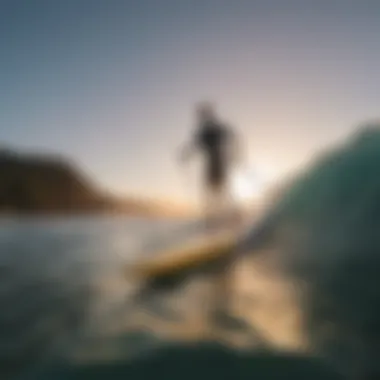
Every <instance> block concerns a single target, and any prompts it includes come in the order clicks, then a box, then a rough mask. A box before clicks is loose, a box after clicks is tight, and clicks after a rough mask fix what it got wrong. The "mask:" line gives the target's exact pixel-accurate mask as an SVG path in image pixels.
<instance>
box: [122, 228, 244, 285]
mask: <svg viewBox="0 0 380 380" xmlns="http://www.w3.org/2000/svg"><path fill="white" fill-rule="evenodd" d="M236 238H237V234H236V232H235V233H228V232H225V231H224V232H222V233H219V234H216V235H211V236H203V237H201V238H198V239H195V240H194V241H192V242H188V243H187V244H183V245H181V246H177V247H172V248H170V249H167V250H163V251H162V252H157V254H155V255H154V257H150V258H145V259H143V260H140V261H138V262H137V263H135V264H133V265H130V266H129V267H128V269H127V272H128V274H130V275H132V276H134V277H139V278H154V277H159V276H165V275H170V274H174V273H176V272H180V271H182V270H186V269H187V268H190V267H192V266H197V265H202V264H204V263H206V262H208V261H211V260H215V259H218V258H220V257H222V256H224V255H226V254H228V252H230V251H231V249H232V248H233V246H234V244H235V242H236Z"/></svg>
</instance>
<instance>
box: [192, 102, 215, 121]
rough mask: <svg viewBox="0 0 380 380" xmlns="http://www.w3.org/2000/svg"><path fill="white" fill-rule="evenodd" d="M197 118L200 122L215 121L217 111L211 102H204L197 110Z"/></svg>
mask: <svg viewBox="0 0 380 380" xmlns="http://www.w3.org/2000/svg"><path fill="white" fill-rule="evenodd" d="M196 113H197V117H198V119H199V120H200V121H207V120H213V119H215V109H214V106H213V105H212V104H211V103H210V102H202V103H200V104H198V105H197V108H196Z"/></svg>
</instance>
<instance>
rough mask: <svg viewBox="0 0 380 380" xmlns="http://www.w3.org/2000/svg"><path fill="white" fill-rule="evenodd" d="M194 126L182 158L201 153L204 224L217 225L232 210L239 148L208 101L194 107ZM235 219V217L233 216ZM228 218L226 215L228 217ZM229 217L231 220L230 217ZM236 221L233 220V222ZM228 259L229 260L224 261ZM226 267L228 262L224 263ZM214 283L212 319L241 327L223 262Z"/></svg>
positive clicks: (227, 273) (234, 213)
mask: <svg viewBox="0 0 380 380" xmlns="http://www.w3.org/2000/svg"><path fill="white" fill-rule="evenodd" d="M196 116H197V124H198V126H197V129H196V131H195V133H194V136H193V138H192V140H191V142H190V143H189V144H188V145H187V146H185V148H184V149H183V151H182V152H181V153H182V156H181V158H182V161H184V162H186V161H188V159H189V158H190V157H192V155H193V154H194V153H195V152H199V153H201V154H202V156H203V162H204V172H203V191H204V211H205V216H206V225H207V226H210V227H214V226H215V227H217V225H215V222H218V221H222V220H223V219H224V218H220V216H221V212H223V211H227V210H228V211H231V209H230V207H231V206H233V202H232V197H231V192H230V184H231V174H232V171H233V169H234V168H235V165H237V164H238V163H241V149H239V148H240V146H239V145H240V144H238V139H237V135H236V133H235V132H234V131H233V130H232V129H231V128H230V127H229V126H227V125H226V124H225V123H223V122H221V121H220V120H219V119H218V117H217V116H216V113H215V110H214V108H213V106H212V105H211V104H210V103H202V104H200V105H199V106H198V107H197V109H196ZM232 211H233V212H232V214H228V216H232V218H233V219H232V221H233V226H234V228H235V227H237V226H239V225H240V224H239V222H240V221H241V219H240V215H239V212H235V211H236V210H232ZM236 217H237V218H238V220H236V219H235V218H236ZM228 219H229V218H228ZM229 220H230V219H229ZM236 221H237V222H238V223H235V222H236ZM227 261H231V260H227ZM227 266H229V265H227ZM217 267H218V269H216V274H217V284H216V293H215V294H214V296H215V305H214V306H215V308H214V310H213V313H212V318H213V322H216V323H218V324H219V323H222V324H223V325H224V326H225V327H226V325H229V326H237V325H238V326H241V321H240V320H238V319H236V318H234V317H233V316H232V315H230V314H229V311H228V305H227V304H229V302H228V301H229V299H230V298H231V292H230V291H231V276H230V274H229V272H230V271H229V269H228V268H226V266H225V265H224V264H222V265H221V266H219V265H217Z"/></svg>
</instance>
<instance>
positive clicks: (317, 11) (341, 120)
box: [0, 0, 380, 199]
mask: <svg viewBox="0 0 380 380" xmlns="http://www.w3.org/2000/svg"><path fill="white" fill-rule="evenodd" d="M379 36H380V2H379V1H377V0H372V1H370V0H361V1H356V0H319V1H314V0H277V1H274V0H262V1H255V0H228V1H226V0H149V1H148V0H135V1H129V0H123V1H122V0H65V1H59V0H24V1H21V0H1V1H0V145H3V146H9V147H13V148H16V149H20V150H28V151H29V150H41V151H44V152H47V153H49V152H52V153H59V154H61V155H64V156H67V157H69V158H70V159H72V160H75V162H76V163H77V164H78V165H79V166H80V167H81V168H82V170H83V171H84V172H86V173H88V175H89V176H91V178H93V179H94V180H95V181H96V182H97V183H99V184H100V185H101V186H103V187H105V188H106V189H109V190H112V191H114V192H116V193H118V194H126V195H127V194H131V193H133V194H140V195H147V196H153V197H166V198H173V199H185V198H186V197H189V196H191V195H192V194H194V191H195V190H194V189H195V187H196V184H195V180H194V178H193V175H192V174H191V175H189V173H187V172H186V171H184V170H183V169H182V168H181V167H180V166H179V165H178V162H177V156H178V149H179V147H180V146H181V144H183V143H184V142H186V140H187V139H188V138H189V136H190V133H191V131H192V129H193V128H194V126H195V119H194V104H196V103H197V102H199V101H203V100H211V101H212V102H214V104H215V105H216V106H217V110H218V112H219V114H220V117H221V118H222V119H223V120H225V121H227V122H228V123H230V124H231V125H232V126H233V127H235V128H236V129H237V131H239V132H240V133H241V135H242V137H243V140H244V142H245V144H246V148H247V150H248V151H249V156H250V159H251V164H252V165H253V166H254V167H255V168H257V169H258V170H259V171H261V172H262V173H264V174H265V173H266V174H267V175H273V176H277V177H281V176H282V175H284V174H285V173H287V172H289V171H291V170H294V168H296V167H297V166H298V165H300V164H301V163H303V162H305V160H307V159H309V158H310V157H313V155H314V154H315V153H316V152H318V151H319V150H320V149H321V148H323V147H325V146H326V145H327V144H331V143H332V142H334V141H337V140H339V139H341V138H343V137H344V136H346V135H347V134H349V133H350V131H352V130H353V129H354V128H355V127H356V126H357V125H358V123H361V122H363V121H366V120H368V119H373V118H377V117H378V116H379V110H380V108H379V99H380V75H379V68H380V38H379Z"/></svg>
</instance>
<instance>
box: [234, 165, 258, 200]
mask: <svg viewBox="0 0 380 380" xmlns="http://www.w3.org/2000/svg"><path fill="white" fill-rule="evenodd" d="M263 192H264V186H263V184H261V183H260V181H259V180H258V179H257V178H254V177H251V176H248V175H244V174H243V173H241V172H236V173H235V174H234V176H233V178H232V194H233V196H234V197H236V199H237V200H239V201H243V202H245V201H250V200H255V199H257V198H260V196H261V195H262V194H263Z"/></svg>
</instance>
